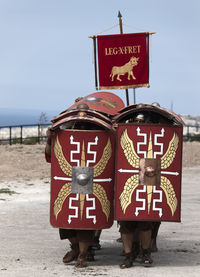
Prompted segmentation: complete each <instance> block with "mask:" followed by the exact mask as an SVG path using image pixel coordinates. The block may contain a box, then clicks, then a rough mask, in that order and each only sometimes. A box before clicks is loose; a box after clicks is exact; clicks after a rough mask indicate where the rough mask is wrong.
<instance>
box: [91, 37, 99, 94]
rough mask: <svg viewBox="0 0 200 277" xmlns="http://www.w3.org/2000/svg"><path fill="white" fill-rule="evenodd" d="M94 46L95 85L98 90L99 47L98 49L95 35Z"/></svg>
mask: <svg viewBox="0 0 200 277" xmlns="http://www.w3.org/2000/svg"><path fill="white" fill-rule="evenodd" d="M92 39H93V47H94V72H95V86H96V90H98V80H97V53H96V51H97V49H96V37H95V36H93V37H92Z"/></svg>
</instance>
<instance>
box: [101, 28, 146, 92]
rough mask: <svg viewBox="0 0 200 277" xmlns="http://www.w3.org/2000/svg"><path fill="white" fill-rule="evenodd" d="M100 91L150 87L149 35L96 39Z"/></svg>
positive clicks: (106, 36)
mask: <svg viewBox="0 0 200 277" xmlns="http://www.w3.org/2000/svg"><path fill="white" fill-rule="evenodd" d="M97 45H98V69H99V88H100V89H123V88H137V87H147V86H149V34H148V33H135V34H121V35H105V36H97Z"/></svg>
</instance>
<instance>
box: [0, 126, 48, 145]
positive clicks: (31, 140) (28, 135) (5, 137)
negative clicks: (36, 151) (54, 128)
mask: <svg viewBox="0 0 200 277" xmlns="http://www.w3.org/2000/svg"><path fill="white" fill-rule="evenodd" d="M49 126H50V125H49V124H31V125H16V126H1V127H0V144H8V143H9V144H10V145H11V144H16V143H20V144H35V143H41V142H42V141H45V140H46V130H47V128H48V127H49Z"/></svg>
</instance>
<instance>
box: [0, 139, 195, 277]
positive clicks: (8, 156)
mask: <svg viewBox="0 0 200 277" xmlns="http://www.w3.org/2000/svg"><path fill="white" fill-rule="evenodd" d="M199 146H200V144H199V143H188V144H184V148H183V149H184V154H183V165H184V169H183V178H182V179H183V182H182V183H183V184H182V222H181V223H162V225H161V228H160V232H159V237H158V247H159V251H158V252H157V253H154V254H153V259H154V266H153V267H152V268H148V269H147V268H143V267H142V266H140V265H139V264H138V263H135V266H134V267H132V268H130V269H125V270H123V271H122V270H120V269H119V266H118V265H119V263H120V262H121V260H122V257H121V256H120V255H119V254H120V252H121V250H122V246H121V244H120V243H117V242H116V239H117V238H118V237H119V233H118V228H117V224H116V222H115V223H114V225H113V227H112V228H111V229H109V230H104V231H103V233H102V237H101V244H102V250H100V251H97V252H96V261H95V262H92V263H90V264H89V266H88V267H87V268H85V269H79V270H78V269H75V268H74V266H73V265H74V263H73V262H72V264H71V265H67V266H65V265H63V263H62V256H63V255H64V254H65V252H66V249H68V248H69V244H68V243H67V242H65V241H60V240H59V237H58V230H57V229H54V228H52V227H51V226H50V224H49V195H50V193H49V177H48V176H49V174H50V165H49V164H46V163H45V162H44V156H43V150H44V145H37V146H21V145H17V146H11V147H10V146H0V180H1V184H0V189H2V188H4V189H6V191H7V193H0V217H1V221H0V233H1V242H0V248H1V251H0V276H3V277H4V276H5V277H13V276H14V277H15V276H16V277H27V276H31V277H32V276H35V277H36V276H37V277H38V276H42V277H43V276H44V277H45V276H48V277H49V276H77V277H78V276H113V277H118V276H121V275H122V274H123V275H124V276H125V277H126V276H127V277H128V276H133V275H135V276H139V277H140V276H152V275H153V276H159V277H160V276H161V275H163V276H199V272H200V232H199V230H200V221H199V210H200V186H199V184H200V147H199ZM14 192H15V193H14ZM9 193H10V194H9Z"/></svg>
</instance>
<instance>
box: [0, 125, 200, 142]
mask: <svg viewBox="0 0 200 277" xmlns="http://www.w3.org/2000/svg"><path fill="white" fill-rule="evenodd" d="M49 126H50V124H31V125H16V126H0V144H10V145H11V144H16V143H20V144H35V143H41V142H44V141H46V130H47V128H48V127H49ZM183 139H184V141H193V140H196V141H200V125H186V126H184V127H183Z"/></svg>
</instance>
